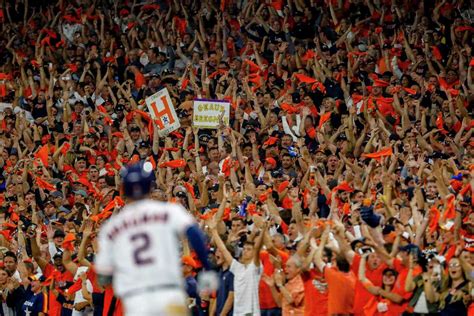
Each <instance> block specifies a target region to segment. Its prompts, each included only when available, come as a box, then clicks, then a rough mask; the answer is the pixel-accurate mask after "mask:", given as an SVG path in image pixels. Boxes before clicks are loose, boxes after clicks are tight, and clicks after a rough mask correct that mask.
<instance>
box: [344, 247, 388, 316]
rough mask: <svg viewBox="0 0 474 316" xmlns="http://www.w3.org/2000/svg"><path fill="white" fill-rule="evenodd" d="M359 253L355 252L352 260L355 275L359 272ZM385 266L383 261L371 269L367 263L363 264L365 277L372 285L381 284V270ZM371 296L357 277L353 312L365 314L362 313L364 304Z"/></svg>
mask: <svg viewBox="0 0 474 316" xmlns="http://www.w3.org/2000/svg"><path fill="white" fill-rule="evenodd" d="M360 259H361V257H360V255H358V254H356V255H355V256H354V260H353V261H352V265H351V270H352V272H354V274H355V275H358V274H359V266H360ZM386 268H387V265H386V264H385V263H382V264H380V265H379V266H378V267H377V268H376V269H375V270H371V269H370V267H369V265H368V264H366V265H365V276H366V277H367V279H368V280H370V282H372V284H373V285H374V286H382V277H383V275H382V273H383V270H385V269H386ZM372 297H373V295H372V294H371V293H370V292H369V291H367V289H366V288H365V286H364V285H363V284H362V282H360V281H359V279H357V281H356V285H355V290H354V314H355V315H356V316H357V315H365V314H364V306H365V305H366V304H367V302H368V301H369V300H370V299H371V298H372Z"/></svg>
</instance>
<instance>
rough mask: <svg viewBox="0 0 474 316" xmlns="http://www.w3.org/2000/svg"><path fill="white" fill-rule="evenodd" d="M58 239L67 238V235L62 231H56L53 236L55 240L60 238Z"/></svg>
mask: <svg viewBox="0 0 474 316" xmlns="http://www.w3.org/2000/svg"><path fill="white" fill-rule="evenodd" d="M58 237H62V238H64V237H66V234H65V233H64V232H63V231H62V230H61V229H56V230H55V231H54V235H53V238H58Z"/></svg>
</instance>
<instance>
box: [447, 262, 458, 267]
mask: <svg viewBox="0 0 474 316" xmlns="http://www.w3.org/2000/svg"><path fill="white" fill-rule="evenodd" d="M460 266H461V265H460V264H459V263H458V262H453V263H450V264H449V267H450V268H457V267H460Z"/></svg>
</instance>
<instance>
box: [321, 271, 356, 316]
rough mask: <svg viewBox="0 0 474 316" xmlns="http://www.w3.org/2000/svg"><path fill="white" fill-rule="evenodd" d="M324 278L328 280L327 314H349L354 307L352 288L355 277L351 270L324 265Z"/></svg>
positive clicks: (353, 287)
mask: <svg viewBox="0 0 474 316" xmlns="http://www.w3.org/2000/svg"><path fill="white" fill-rule="evenodd" d="M324 278H325V279H326V280H327V282H328V290H329V294H328V315H335V314H351V313H352V310H353V309H354V289H355V283H356V277H355V275H354V273H352V271H349V272H341V271H339V270H338V269H337V268H333V267H326V268H325V269H324Z"/></svg>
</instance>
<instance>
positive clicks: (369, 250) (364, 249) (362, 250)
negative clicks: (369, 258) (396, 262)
mask: <svg viewBox="0 0 474 316" xmlns="http://www.w3.org/2000/svg"><path fill="white" fill-rule="evenodd" d="M373 252H374V249H373V248H372V247H360V248H359V254H360V255H363V254H366V253H373Z"/></svg>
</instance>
